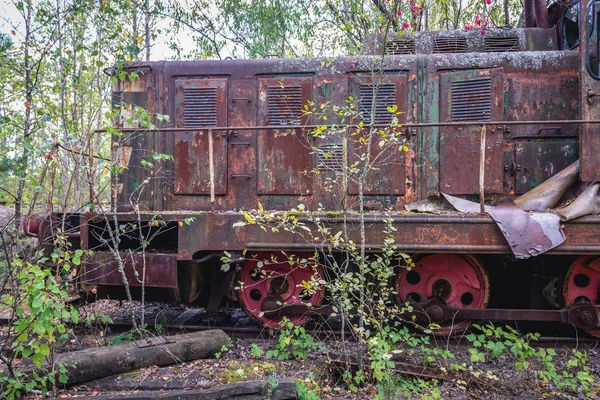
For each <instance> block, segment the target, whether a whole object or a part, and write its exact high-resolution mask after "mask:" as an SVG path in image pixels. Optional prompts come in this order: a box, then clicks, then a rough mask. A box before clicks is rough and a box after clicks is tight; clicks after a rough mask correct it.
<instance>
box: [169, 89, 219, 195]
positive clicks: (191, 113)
mask: <svg viewBox="0 0 600 400" xmlns="http://www.w3.org/2000/svg"><path fill="white" fill-rule="evenodd" d="M175 101H176V107H175V125H176V127H177V128H187V127H189V128H203V127H211V126H227V79H180V80H177V81H175ZM211 141H212V146H211V144H210V142H211ZM211 147H212V149H213V157H212V158H213V168H214V183H215V188H214V191H215V194H217V195H224V194H227V140H226V136H225V133H224V132H223V131H215V132H211V131H210V130H202V131H196V132H177V133H175V154H174V158H175V193H176V194H204V195H208V194H210V181H211V179H210V155H209V151H210V148H211Z"/></svg>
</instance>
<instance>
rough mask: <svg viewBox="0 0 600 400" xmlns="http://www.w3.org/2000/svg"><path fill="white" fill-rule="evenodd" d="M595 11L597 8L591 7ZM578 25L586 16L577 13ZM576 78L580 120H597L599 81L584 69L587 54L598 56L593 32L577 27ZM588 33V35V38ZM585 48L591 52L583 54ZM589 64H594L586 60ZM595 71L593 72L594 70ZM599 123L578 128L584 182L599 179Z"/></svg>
mask: <svg viewBox="0 0 600 400" xmlns="http://www.w3.org/2000/svg"><path fill="white" fill-rule="evenodd" d="M589 3H590V2H589V1H588V0H581V1H580V3H579V7H580V10H585V9H587V6H588V4H589ZM594 12H597V8H596V9H595V10H594ZM579 15H580V16H579V23H580V26H587V21H588V20H589V18H590V15H588V14H587V13H579ZM579 31H580V32H579V73H580V77H579V81H580V103H579V104H580V111H581V119H583V120H597V119H599V118H600V80H596V79H594V78H593V77H592V76H591V75H590V74H589V73H588V70H587V62H588V56H589V57H590V58H594V57H596V58H597V57H598V54H594V53H597V51H595V50H594V49H597V48H598V43H597V41H598V38H597V37H596V38H594V36H596V35H589V34H587V35H586V34H585V32H587V30H584V29H580V30H579ZM590 36H591V37H590ZM586 48H591V49H592V51H591V52H590V54H589V55H586V51H585V49H586ZM589 61H590V63H591V64H592V65H594V64H596V65H597V64H598V62H597V61H596V62H595V63H594V62H593V61H592V60H589ZM596 73H597V72H596ZM598 128H599V126H598V125H596V124H585V125H583V126H582V127H581V136H580V138H579V153H580V155H581V180H582V181H584V182H594V181H600V134H598Z"/></svg>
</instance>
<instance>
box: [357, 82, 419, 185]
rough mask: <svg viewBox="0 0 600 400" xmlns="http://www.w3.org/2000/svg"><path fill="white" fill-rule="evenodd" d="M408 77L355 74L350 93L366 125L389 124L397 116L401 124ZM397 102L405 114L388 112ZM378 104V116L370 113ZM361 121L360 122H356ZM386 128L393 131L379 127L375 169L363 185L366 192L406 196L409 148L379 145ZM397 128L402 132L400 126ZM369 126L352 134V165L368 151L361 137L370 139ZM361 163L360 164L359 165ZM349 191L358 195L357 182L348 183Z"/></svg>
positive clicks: (373, 160)
mask: <svg viewBox="0 0 600 400" xmlns="http://www.w3.org/2000/svg"><path fill="white" fill-rule="evenodd" d="M407 79H408V78H407V76H406V75H405V74H401V75H384V76H381V77H376V78H374V77H372V76H365V77H352V78H350V83H349V90H350V96H351V97H352V98H353V99H356V101H357V106H358V111H359V113H360V116H361V118H362V121H363V123H364V125H365V126H366V125H368V124H370V123H371V119H373V120H374V121H373V122H374V123H375V124H383V125H384V126H385V125H389V124H392V123H393V118H397V119H398V124H400V125H401V124H403V123H404V122H405V121H406V113H407V112H408V110H407V104H406V85H407ZM394 105H396V106H397V107H398V111H400V112H401V113H402V114H398V115H394V114H392V113H391V112H390V111H388V107H392V106H394ZM373 106H375V108H374V109H375V115H371V111H372V107H373ZM354 122H355V123H358V121H354ZM382 129H384V132H385V134H386V135H387V134H390V133H391V130H390V129H389V128H385V127H381V128H376V129H375V131H376V133H375V134H374V136H373V139H372V143H371V151H370V153H371V154H370V159H371V165H372V167H373V169H372V170H371V171H369V173H368V175H367V178H366V181H365V187H364V194H366V195H404V193H405V191H406V157H405V155H406V151H404V149H403V148H402V146H400V145H398V146H390V145H386V146H384V148H383V150H382V148H381V147H379V142H380V140H381V139H382V137H381V135H380V131H381V130H382ZM394 131H396V132H401V127H398V128H396V129H395V130H394ZM368 134H369V130H368V128H364V129H363V131H362V132H360V133H359V132H357V131H354V132H353V133H351V135H350V140H349V144H348V151H349V159H350V164H353V163H355V162H359V161H360V156H361V155H362V154H365V152H366V151H367V144H366V143H364V142H363V141H362V140H361V139H363V138H367V137H368ZM360 165H361V164H359V168H361V167H360ZM348 192H349V193H350V194H358V185H357V184H356V182H352V183H351V184H350V185H349V188H348Z"/></svg>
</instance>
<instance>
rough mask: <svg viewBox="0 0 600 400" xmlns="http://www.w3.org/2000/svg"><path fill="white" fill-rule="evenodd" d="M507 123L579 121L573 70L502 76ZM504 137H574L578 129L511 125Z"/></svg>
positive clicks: (558, 69) (522, 72)
mask: <svg viewBox="0 0 600 400" xmlns="http://www.w3.org/2000/svg"><path fill="white" fill-rule="evenodd" d="M505 81H506V86H507V91H506V100H505V102H506V120H507V121H548V120H554V121H558V120H569V119H570V120H575V119H578V118H579V78H578V76H577V71H576V70H575V68H568V69H567V68H565V67H557V68H555V69H553V70H551V71H544V70H541V71H535V72H525V71H519V72H514V73H511V74H505ZM506 133H507V136H509V137H511V138H517V137H568V136H571V137H577V136H578V135H579V126H578V125H574V124H571V125H567V124H554V125H532V124H527V123H525V124H523V125H512V126H509V127H507V131H506Z"/></svg>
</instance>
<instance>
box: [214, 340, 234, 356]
mask: <svg viewBox="0 0 600 400" xmlns="http://www.w3.org/2000/svg"><path fill="white" fill-rule="evenodd" d="M234 347H235V345H234V344H233V342H229V343H228V344H226V345H223V346H221V350H220V351H218V352H216V353H215V358H216V359H219V358H221V357H222V356H223V354H225V353H227V352H228V351H229V350H231V349H233V348H234Z"/></svg>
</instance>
